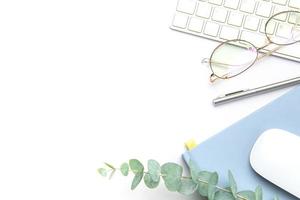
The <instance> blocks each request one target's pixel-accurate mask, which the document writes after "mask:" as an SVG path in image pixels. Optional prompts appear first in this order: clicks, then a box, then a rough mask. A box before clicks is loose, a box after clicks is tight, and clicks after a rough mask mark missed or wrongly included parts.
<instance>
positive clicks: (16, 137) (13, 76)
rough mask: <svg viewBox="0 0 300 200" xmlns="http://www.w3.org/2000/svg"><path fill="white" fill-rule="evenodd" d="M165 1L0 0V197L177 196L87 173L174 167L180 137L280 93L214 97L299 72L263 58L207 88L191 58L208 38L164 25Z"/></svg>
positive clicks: (210, 45)
mask: <svg viewBox="0 0 300 200" xmlns="http://www.w3.org/2000/svg"><path fill="white" fill-rule="evenodd" d="M175 6H176V1H175V0H164V1H162V0H147V1H144V0H142V1H141V0H129V1H124V0H115V1H96V0H85V1H83V0H81V1H80V0H76V1H74V0H72V1H71V0H52V1H38V0H35V1H34V0H30V1H21V0H19V1H17V0H15V1H4V2H1V5H0V27H1V28H0V29H1V31H0V66H1V67H0V161H1V164H0V177H1V178H0V188H1V192H0V199H5V200H12V199H13V200H19V199H31V200H40V199H44V200H47V199H49V200H53V199H62V200H65V199H73V200H74V199H90V200H92V199H93V200H97V199H98V200H100V199H101V200H102V199H130V200H135V199H137V200H140V199H144V200H150V199H157V200H159V199H161V200H163V199H164V200H165V199H173V200H175V199H178V200H179V199H189V198H188V197H184V196H181V195H179V194H176V193H169V192H167V191H166V189H165V188H164V186H162V185H161V187H159V188H158V189H156V190H148V189H146V188H145V187H144V186H143V184H142V185H140V186H139V187H138V188H137V190H136V191H134V192H132V191H130V183H131V177H130V178H129V177H128V178H124V177H121V176H120V175H116V176H115V178H114V179H113V180H110V181H109V180H106V179H103V178H101V177H100V176H99V175H98V174H97V172H96V169H97V168H98V167H101V166H102V162H104V161H107V162H111V163H115V164H117V165H119V164H120V163H122V162H123V161H126V160H128V159H130V158H139V159H141V160H144V161H146V160H147V159H150V158H154V159H157V160H159V161H160V162H162V163H163V162H169V161H171V162H182V161H181V157H180V156H181V153H182V152H183V151H184V148H183V143H184V142H185V141H186V140H187V139H190V138H195V139H196V140H197V141H198V142H201V141H203V140H205V139H206V138H208V137H210V136H212V135H213V134H216V133H217V132H218V131H220V130H222V129H223V128H225V127H227V126H229V125H230V124H232V123H233V122H235V121H237V120H239V119H240V118H241V117H243V116H246V115H248V114H249V113H251V112H252V111H254V110H256V109H257V108H259V107H261V106H263V105H264V104H266V103H268V102H269V101H271V100H273V99H274V98H276V97H278V96H279V95H281V94H283V93H284V92H286V90H281V91H277V92H273V93H269V94H266V95H261V96H258V97H254V98H250V99H246V100H242V101H239V102H235V103H231V104H228V105H224V106H221V107H217V108H215V107H213V106H212V104H211V100H212V99H213V98H214V97H216V96H217V95H219V94H222V93H224V92H229V91H234V90H236V89H242V88H247V87H255V86H259V85H261V84H266V83H271V82H274V81H279V80H284V79H286V78H290V77H294V76H296V75H297V74H298V75H299V74H300V68H299V63H295V62H291V61H287V60H282V59H278V58H275V57H270V58H267V59H265V60H264V61H263V62H261V63H260V64H257V65H255V66H254V67H253V68H252V69H251V70H249V71H248V72H247V73H245V74H244V75H241V76H240V77H238V78H236V79H232V80H230V81H225V82H219V83H217V84H215V85H210V84H209V82H208V77H209V73H210V72H209V69H208V68H207V67H205V66H202V65H201V60H202V58H203V57H207V56H209V55H210V53H211V51H212V50H213V49H214V47H215V46H216V45H217V43H215V42H212V41H209V40H205V39H201V38H198V37H195V36H190V35H186V34H182V33H179V32H175V31H172V30H170V29H169V28H168V27H169V25H170V23H171V21H172V16H173V12H174V9H175ZM224 170H227V169H224ZM192 199H197V198H196V197H192Z"/></svg>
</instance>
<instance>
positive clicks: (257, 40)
mask: <svg viewBox="0 0 300 200" xmlns="http://www.w3.org/2000/svg"><path fill="white" fill-rule="evenodd" d="M241 39H242V40H246V41H249V42H251V43H252V44H253V45H255V46H256V47H263V46H264V45H265V44H266V43H267V38H266V36H265V35H260V34H257V33H253V32H248V31H243V32H242V35H241Z"/></svg>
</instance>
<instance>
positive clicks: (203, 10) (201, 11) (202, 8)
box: [196, 2, 212, 19]
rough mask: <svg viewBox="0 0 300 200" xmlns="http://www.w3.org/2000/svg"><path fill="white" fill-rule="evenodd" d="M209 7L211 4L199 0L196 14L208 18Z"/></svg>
mask: <svg viewBox="0 0 300 200" xmlns="http://www.w3.org/2000/svg"><path fill="white" fill-rule="evenodd" d="M211 8H212V7H211V5H209V4H207V3H204V2H199V4H198V10H197V13H196V15H197V16H199V17H203V18H207V19H208V18H209V17H210V13H211Z"/></svg>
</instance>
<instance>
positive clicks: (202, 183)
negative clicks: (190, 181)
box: [198, 171, 218, 197]
mask: <svg viewBox="0 0 300 200" xmlns="http://www.w3.org/2000/svg"><path fill="white" fill-rule="evenodd" d="M198 183H199V186H198V192H199V194H200V195H201V196H204V197H208V185H209V184H211V185H217V183H218V174H217V173H211V172H208V171H201V172H199V174H198Z"/></svg>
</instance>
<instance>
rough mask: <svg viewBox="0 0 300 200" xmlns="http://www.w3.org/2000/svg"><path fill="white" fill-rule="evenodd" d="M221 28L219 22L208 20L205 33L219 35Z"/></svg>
mask: <svg viewBox="0 0 300 200" xmlns="http://www.w3.org/2000/svg"><path fill="white" fill-rule="evenodd" d="M219 29H220V26H219V24H216V23H213V22H207V23H206V26H205V29H204V34H206V35H210V36H213V37H217V35H218V33H219Z"/></svg>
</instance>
